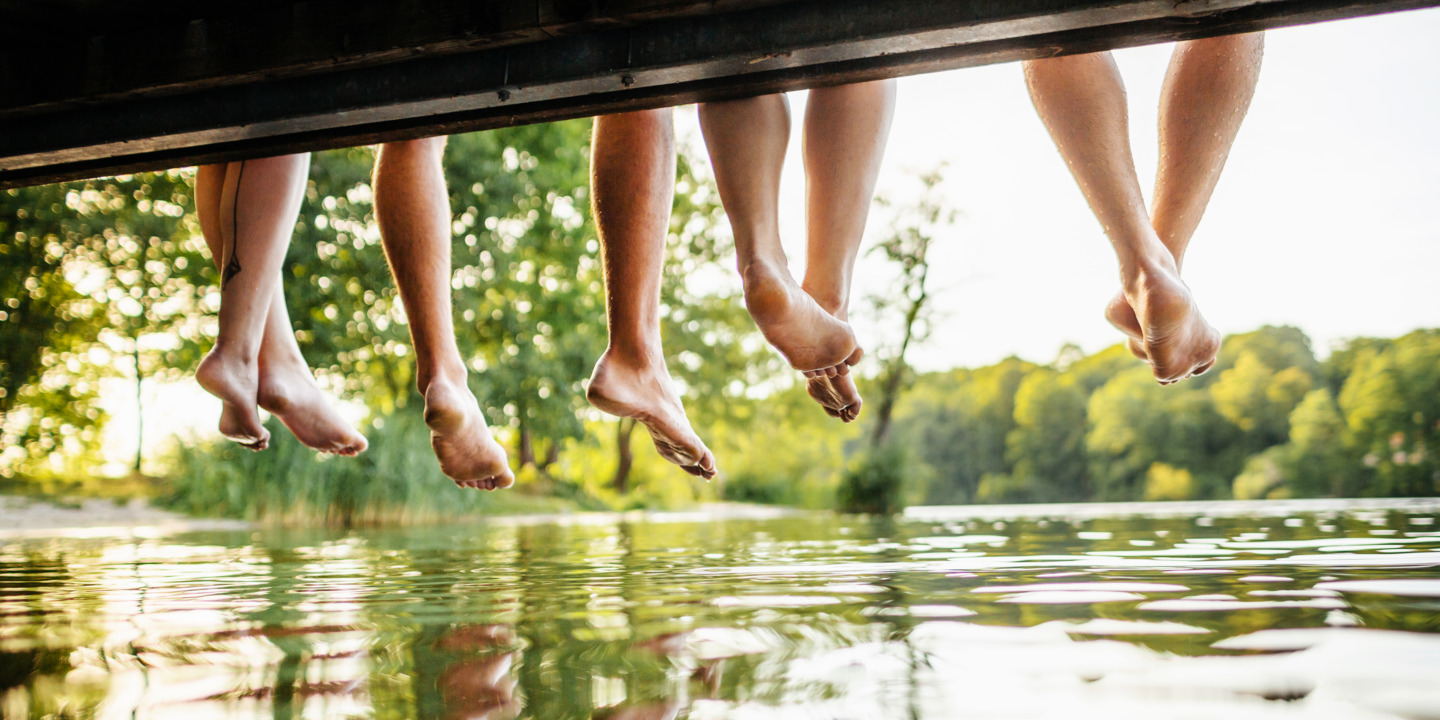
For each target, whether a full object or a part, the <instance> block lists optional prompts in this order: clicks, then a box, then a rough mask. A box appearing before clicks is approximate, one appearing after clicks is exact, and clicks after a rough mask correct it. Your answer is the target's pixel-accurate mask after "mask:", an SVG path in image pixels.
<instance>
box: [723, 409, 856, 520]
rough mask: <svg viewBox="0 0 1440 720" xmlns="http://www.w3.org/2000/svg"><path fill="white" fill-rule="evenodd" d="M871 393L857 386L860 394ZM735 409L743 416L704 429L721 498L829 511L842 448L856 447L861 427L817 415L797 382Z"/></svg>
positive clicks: (842, 463) (842, 462) (842, 464)
mask: <svg viewBox="0 0 1440 720" xmlns="http://www.w3.org/2000/svg"><path fill="white" fill-rule="evenodd" d="M870 389H871V388H870V386H866V385H862V387H861V392H862V393H864V392H867V391H868V390H870ZM736 409H737V411H738V410H743V412H745V416H744V417H742V418H740V419H739V420H738V421H736V422H727V423H720V424H715V425H711V426H710V427H709V429H708V430H705V431H704V432H705V436H706V438H707V439H708V440H709V441H710V444H711V448H712V449H713V450H714V452H715V453H716V457H717V458H718V464H719V467H720V471H721V473H722V477H723V483H724V493H725V498H726V499H727V500H734V501H741V502H758V503H770V504H781V505H798V506H803V507H811V508H828V507H834V504H835V488H836V485H837V484H838V482H839V478H840V474H841V472H842V471H843V470H844V469H845V457H846V447H847V446H850V445H855V444H858V442H859V438H860V435H861V433H862V432H864V426H863V425H862V424H861V423H854V424H849V425H845V424H841V423H837V422H836V421H835V420H834V419H833V418H830V417H829V416H827V415H825V414H824V413H823V412H820V410H819V408H818V407H816V406H815V401H814V400H811V399H810V397H809V396H808V395H806V393H805V388H804V387H803V386H801V385H799V384H798V383H797V384H794V385H792V386H790V387H789V388H786V389H785V390H782V391H779V392H776V393H774V394H772V395H770V396H769V397H767V398H765V399H763V400H761V401H758V402H751V403H744V404H737V407H736Z"/></svg>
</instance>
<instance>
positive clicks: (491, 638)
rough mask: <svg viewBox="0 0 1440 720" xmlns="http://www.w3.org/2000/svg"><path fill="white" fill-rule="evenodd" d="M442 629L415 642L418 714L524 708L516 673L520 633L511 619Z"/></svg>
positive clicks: (469, 715) (506, 714) (496, 714)
mask: <svg viewBox="0 0 1440 720" xmlns="http://www.w3.org/2000/svg"><path fill="white" fill-rule="evenodd" d="M436 634H437V631H434V630H432V631H427V632H424V633H422V634H421V637H420V638H419V639H418V640H417V642H416V644H415V646H414V652H415V695H416V711H417V713H416V714H417V716H418V717H435V718H438V717H446V718H457V719H458V718H465V719H466V720H479V719H481V718H484V719H487V720H489V719H498V718H513V717H516V716H517V715H519V714H520V710H521V703H520V701H519V699H517V698H516V697H515V678H514V677H513V676H512V675H511V668H512V667H513V666H514V663H515V660H516V654H517V651H516V650H514V648H515V646H516V639H515V635H514V633H513V632H512V631H511V629H510V627H509V626H508V625H465V626H460V627H457V628H453V629H449V630H445V631H440V634H439V636H438V637H436ZM437 691H438V696H437V695H436V692H437Z"/></svg>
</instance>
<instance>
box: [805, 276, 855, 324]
mask: <svg viewBox="0 0 1440 720" xmlns="http://www.w3.org/2000/svg"><path fill="white" fill-rule="evenodd" d="M800 289H801V290H804V291H805V294H806V295H809V296H810V299H812V300H814V301H815V304H816V305H819V306H820V308H821V309H822V310H824V311H825V312H827V313H829V314H830V316H831V317H835V318H839V319H841V320H844V319H845V318H846V316H848V315H849V309H848V308H847V305H848V304H849V303H848V302H847V300H848V298H847V297H846V296H847V295H848V293H846V292H845V291H843V290H840V289H838V288H829V287H812V286H811V285H810V284H808V283H801V284H800Z"/></svg>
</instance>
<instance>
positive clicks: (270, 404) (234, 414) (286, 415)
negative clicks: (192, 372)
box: [195, 156, 366, 456]
mask: <svg viewBox="0 0 1440 720" xmlns="http://www.w3.org/2000/svg"><path fill="white" fill-rule="evenodd" d="M301 157H302V158H304V159H305V160H308V156H301ZM238 165H239V163H231V164H230V165H206V166H204V167H201V168H200V169H199V171H198V172H197V173H196V177H195V204H196V210H197V214H198V215H199V218H200V231H201V234H202V235H204V237H205V244H206V245H208V246H209V248H210V255H211V257H212V258H214V260H215V265H216V267H218V268H221V269H222V272H223V268H224V263H225V262H226V257H225V240H224V232H228V231H223V230H222V225H223V223H222V222H221V219H220V206H221V202H222V200H221V198H222V195H223V191H224V185H225V177H226V175H227V173H229V172H232V171H234V172H237V173H238V172H239V171H238ZM307 166H308V162H304V161H302V162H301V163H300V164H299V170H300V171H301V172H302V173H303V170H304V168H305V167H307ZM250 167H251V168H252V169H253V162H252V164H251V166H250ZM232 168H234V170H232ZM298 187H299V188H300V190H301V194H302V196H303V189H304V177H303V175H302V177H301V179H300V183H299V186H298ZM247 202H248V201H247ZM295 209H296V210H297V211H298V210H299V204H298V202H297V203H296V205H295ZM293 222H294V219H293V218H291V223H292V226H293ZM289 237H290V235H289V233H288V230H287V233H286V235H285V238H286V239H287V240H288V238H289ZM286 244H288V242H287V243H286ZM222 297H224V295H223V292H222ZM267 312H268V314H267V315H266V317H265V327H264V331H263V334H262V336H261V340H260V353H259V356H258V358H257V362H256V365H257V369H258V373H259V378H258V389H257V398H258V401H259V406H260V407H261V408H264V409H265V410H266V411H268V412H270V413H271V414H273V415H275V416H276V417H278V418H280V420H281V422H283V423H285V426H286V427H288V428H289V429H290V431H291V432H292V433H294V434H295V437H296V438H298V439H299V440H300V442H302V443H304V444H305V445H306V446H308V447H311V448H314V449H315V450H319V451H321V452H329V453H335V454H337V455H347V456H348V455H355V454H357V453H359V452H361V451H363V450H365V448H366V442H365V438H364V436H362V435H360V433H357V432H355V430H354V428H352V427H350V425H349V424H348V423H346V422H345V420H344V418H342V417H340V415H339V414H338V413H336V412H335V410H334V409H333V408H332V407H331V405H330V402H329V400H328V399H327V398H326V397H325V395H324V393H322V392H321V391H320V388H319V387H317V386H316V384H315V377H314V376H313V375H311V374H310V367H309V366H308V365H306V364H305V358H304V356H302V355H301V354H300V346H299V345H297V344H296V343H295V334H294V332H293V330H292V329H291V327H290V315H289V312H288V311H287V310H286V308H285V295H284V292H283V289H282V288H281V287H280V283H279V282H277V283H276V284H275V290H274V292H273V293H271V295H270V305H269V309H268V311H267ZM218 367H220V366H219V365H215V364H213V363H212V364H211V365H210V366H208V367H207V372H206V373H205V375H207V376H208V377H209V379H208V380H207V381H206V382H210V383H211V384H212V385H213V384H214V381H217V380H219V381H223V377H217V375H219V374H218V373H213V372H210V371H213V370H214V369H216V368H218ZM251 413H253V410H249V411H246V410H243V409H241V408H239V407H237V406H236V404H235V403H230V402H227V403H226V404H225V409H224V410H223V411H222V413H221V420H220V422H221V425H222V426H223V427H224V430H222V432H226V431H229V432H233V431H234V430H235V429H236V428H238V427H247V432H253V427H248V426H246V425H245V423H247V422H249V421H250V420H251V419H252V418H251V417H250V414H251ZM255 419H256V420H258V418H255ZM261 430H262V431H263V430H264V428H263V427H262V428H261ZM229 432H227V434H229ZM250 444H252V445H253V444H254V443H250ZM257 449H258V448H257Z"/></svg>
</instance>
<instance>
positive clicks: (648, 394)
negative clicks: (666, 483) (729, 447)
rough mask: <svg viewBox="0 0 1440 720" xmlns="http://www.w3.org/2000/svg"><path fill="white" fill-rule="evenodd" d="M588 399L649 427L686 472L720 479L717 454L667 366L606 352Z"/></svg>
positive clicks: (664, 451)
mask: <svg viewBox="0 0 1440 720" xmlns="http://www.w3.org/2000/svg"><path fill="white" fill-rule="evenodd" d="M585 397H586V399H588V400H589V401H590V404H591V405H594V406H595V407H596V408H598V409H600V410H601V411H603V412H607V413H609V414H611V415H617V416H619V417H627V418H634V419H635V420H636V421H638V422H639V423H640V424H641V425H644V426H645V429H646V430H648V431H649V432H650V439H652V440H654V441H655V450H656V451H657V452H659V453H660V456H661V457H663V458H665V459H666V460H669V461H670V462H672V463H675V464H676V465H679V466H680V468H681V469H682V470H684V471H685V472H688V473H690V474H691V475H698V476H700V477H703V478H705V479H707V480H708V479H710V478H713V477H715V456H714V455H711V454H710V450H709V449H708V448H706V447H705V443H703V442H701V440H700V437H699V436H698V435H696V434H695V430H694V429H692V428H691V427H690V420H689V418H687V417H685V406H684V405H682V404H681V403H680V396H679V395H678V394H676V392H675V386H674V384H673V383H672V382H671V381H670V373H669V372H668V371H666V370H665V366H664V364H663V363H661V364H660V365H659V367H656V366H655V364H654V363H644V362H626V361H624V360H622V359H621V358H620V356H619V355H618V354H617V353H612V352H611V351H609V350H607V351H605V354H604V355H602V356H601V357H600V361H599V362H597V363H595V372H594V373H592V374H591V375H590V386H589V387H588V388H586V390H585Z"/></svg>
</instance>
